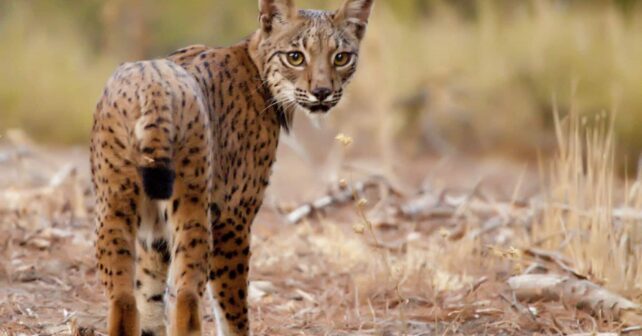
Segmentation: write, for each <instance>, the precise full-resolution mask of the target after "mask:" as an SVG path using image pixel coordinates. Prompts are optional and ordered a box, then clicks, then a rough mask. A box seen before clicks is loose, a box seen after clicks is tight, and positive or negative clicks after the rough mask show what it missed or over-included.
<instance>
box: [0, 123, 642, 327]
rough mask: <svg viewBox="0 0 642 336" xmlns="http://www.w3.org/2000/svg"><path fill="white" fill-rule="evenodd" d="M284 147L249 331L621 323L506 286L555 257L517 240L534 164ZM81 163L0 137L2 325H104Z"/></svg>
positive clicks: (262, 221) (77, 151)
mask: <svg viewBox="0 0 642 336" xmlns="http://www.w3.org/2000/svg"><path fill="white" fill-rule="evenodd" d="M280 151H281V153H280V156H279V162H278V164H277V167H276V168H275V174H274V178H273V183H272V186H271V187H270V190H269V195H268V198H267V201H266V203H265V205H264V207H263V209H262V211H261V214H260V216H259V218H258V219H257V221H256V223H255V226H254V229H253V247H252V249H253V259H252V272H251V290H250V295H249V300H250V303H251V319H252V329H253V331H254V335H473V334H479V335H484V334H487V335H532V334H536V333H540V334H573V333H579V332H591V331H594V330H609V331H622V330H623V328H624V327H623V326H622V325H620V324H619V323H618V322H617V321H615V320H613V319H611V318H609V317H608V316H607V317H599V316H597V317H596V316H592V315H591V314H590V312H586V311H584V310H578V309H576V308H575V307H574V306H568V305H565V304H562V303H558V302H555V301H547V302H544V301H535V302H526V301H520V300H518V299H517V298H516V296H515V295H514V292H513V291H512V290H511V289H510V287H509V286H508V284H507V280H508V279H509V277H511V276H512V275H515V274H522V273H526V272H531V271H533V270H532V269H531V270H529V269H528V268H529V266H530V267H536V268H537V267H539V268H540V269H543V270H544V271H542V272H546V271H555V270H558V271H559V268H560V267H559V265H560V264H562V263H561V262H560V261H559V260H557V259H556V258H555V257H550V256H549V257H548V258H547V257H546V256H545V255H542V253H543V252H542V253H539V254H538V252H537V251H536V250H532V251H530V252H529V251H528V250H526V249H524V248H523V247H524V246H526V242H527V241H528V239H527V238H524V237H528V235H529V233H528V232H529V230H530V227H531V226H532V225H533V224H534V223H535V222H536V219H537V216H538V214H537V211H535V210H534V207H533V206H532V203H533V202H534V200H536V199H537V194H538V188H537V185H538V176H537V175H538V174H537V171H536V169H535V168H534V167H532V166H531V167H530V168H529V166H528V165H525V164H516V163H513V162H509V161H504V160H500V159H488V158H487V159H485V160H476V159H468V158H453V159H450V160H431V159H428V158H426V159H422V160H413V161H408V162H405V163H403V164H399V165H397V166H396V167H395V172H396V174H395V176H394V177H393V176H381V175H379V173H381V172H379V171H377V170H373V169H370V168H369V167H376V166H378V164H377V163H376V162H374V163H373V162H372V161H368V160H366V159H358V158H350V159H342V160H344V163H345V162H348V161H349V165H348V164H342V165H340V166H341V167H342V168H337V169H334V170H333V172H331V173H326V172H324V173H323V174H322V173H321V171H322V170H332V169H331V168H328V167H327V166H323V167H321V166H319V165H317V164H314V163H310V162H307V163H306V161H305V160H303V159H301V157H300V156H297V155H296V154H295V151H292V150H291V149H289V148H288V147H287V146H283V148H282V149H281V150H280ZM86 161H87V152H86V151H85V150H84V149H83V148H65V149H44V148H43V147H40V146H38V145H34V144H32V143H31V142H30V141H29V140H28V139H22V138H20V137H19V136H14V137H13V139H12V141H5V142H4V143H0V335H14V334H15V335H69V334H76V335H91V334H97V335H100V334H103V333H104V330H105V311H106V310H105V308H106V306H105V300H104V299H103V294H102V289H101V287H100V286H99V283H98V282H97V279H96V267H95V261H94V257H93V255H94V254H93V247H92V244H93V239H94V234H93V222H92V195H91V190H90V185H89V177H88V170H87V162H86ZM328 166H332V165H331V164H328ZM347 166H350V167H351V168H345V167H347ZM375 175H376V177H373V176H375ZM363 181H365V182H366V183H365V184H360V182H363ZM366 200H367V201H366ZM301 206H302V207H301ZM311 208H314V209H315V210H313V211H312V212H311V213H310V214H307V212H308V211H307V210H310V209H311ZM293 210H294V212H291V211H293ZM288 214H290V217H288ZM306 214H307V215H306ZM295 221H296V222H297V223H293V222H295ZM529 253H530V254H529ZM516 259H519V260H517V261H516ZM560 259H561V257H560ZM533 265H534V266H533ZM563 265H566V264H565V263H564V264H563ZM205 316H206V319H207V321H208V323H207V330H208V333H206V334H207V335H214V326H213V323H214V322H213V320H212V315H211V314H209V312H205ZM624 331H625V332H627V331H628V332H634V330H633V329H625V330H624Z"/></svg>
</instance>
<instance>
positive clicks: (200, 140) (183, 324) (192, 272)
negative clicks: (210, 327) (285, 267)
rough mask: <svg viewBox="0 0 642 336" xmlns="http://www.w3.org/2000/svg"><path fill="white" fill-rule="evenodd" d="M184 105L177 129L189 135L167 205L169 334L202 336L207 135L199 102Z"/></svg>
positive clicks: (208, 160) (206, 122) (206, 245)
mask: <svg viewBox="0 0 642 336" xmlns="http://www.w3.org/2000/svg"><path fill="white" fill-rule="evenodd" d="M186 105H187V107H186V108H187V109H188V113H190V114H189V116H188V117H186V118H184V124H183V125H182V126H183V127H185V128H187V129H189V130H188V131H186V132H185V133H184V134H185V136H184V139H183V141H182V142H181V144H180V146H178V148H177V151H176V156H175V162H176V164H175V169H176V180H175V183H174V193H173V195H172V198H171V199H170V200H168V201H167V214H168V224H169V228H170V230H171V235H172V244H171V245H172V248H171V254H172V256H171V259H172V262H171V266H170V270H169V281H168V285H169V292H170V294H171V296H172V297H173V298H175V303H174V306H173V307H172V308H171V309H170V311H171V312H170V330H171V333H172V334H173V335H201V333H202V320H201V302H202V297H203V294H204V292H205V288H206V283H207V271H208V263H207V258H208V256H209V253H210V249H211V242H210V240H211V239H210V227H209V212H208V210H209V208H208V206H209V199H210V192H209V191H210V181H211V179H212V176H211V130H210V128H209V119H208V117H207V116H206V114H205V113H206V109H205V108H203V104H202V102H201V101H200V100H199V97H195V98H194V99H193V101H191V102H189V103H188V104H186Z"/></svg>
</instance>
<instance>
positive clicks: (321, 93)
mask: <svg viewBox="0 0 642 336" xmlns="http://www.w3.org/2000/svg"><path fill="white" fill-rule="evenodd" d="M331 94H332V90H331V89H328V88H324V87H321V88H316V89H314V90H312V95H314V96H315V97H317V99H318V100H319V102H323V101H324V100H325V99H326V98H328V97H330V95H331Z"/></svg>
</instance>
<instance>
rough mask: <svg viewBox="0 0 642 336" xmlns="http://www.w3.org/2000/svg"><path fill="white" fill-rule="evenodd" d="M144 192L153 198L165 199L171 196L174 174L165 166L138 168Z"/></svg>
mask: <svg viewBox="0 0 642 336" xmlns="http://www.w3.org/2000/svg"><path fill="white" fill-rule="evenodd" d="M139 173H140V176H141V178H142V180H143V190H145V194H147V196H148V197H149V198H151V199H153V200H166V199H169V198H170V197H172V192H173V189H174V179H175V178H176V174H175V173H174V171H173V170H171V169H169V168H167V167H163V166H160V167H144V168H140V169H139Z"/></svg>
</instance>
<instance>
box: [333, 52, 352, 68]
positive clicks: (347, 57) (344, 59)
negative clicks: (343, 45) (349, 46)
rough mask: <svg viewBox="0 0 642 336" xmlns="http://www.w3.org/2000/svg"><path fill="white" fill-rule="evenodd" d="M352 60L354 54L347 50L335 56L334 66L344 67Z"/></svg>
mask: <svg viewBox="0 0 642 336" xmlns="http://www.w3.org/2000/svg"><path fill="white" fill-rule="evenodd" d="M351 60H352V54H350V53H347V52H342V53H338V54H337V55H336V56H334V66H338V67H342V66H346V65H348V63H350V61H351Z"/></svg>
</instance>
